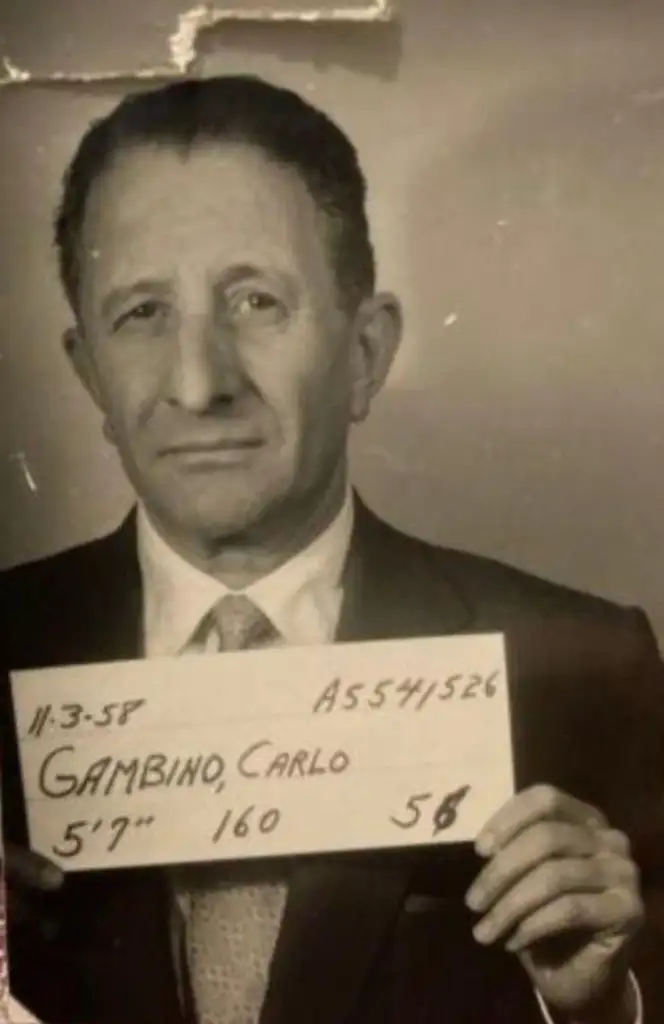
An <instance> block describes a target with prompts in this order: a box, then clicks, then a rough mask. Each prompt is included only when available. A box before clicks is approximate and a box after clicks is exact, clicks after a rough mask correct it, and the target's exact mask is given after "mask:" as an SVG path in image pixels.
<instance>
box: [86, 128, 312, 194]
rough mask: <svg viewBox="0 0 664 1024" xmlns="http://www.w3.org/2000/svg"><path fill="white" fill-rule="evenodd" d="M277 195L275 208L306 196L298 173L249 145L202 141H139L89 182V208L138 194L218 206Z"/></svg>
mask: <svg viewBox="0 0 664 1024" xmlns="http://www.w3.org/2000/svg"><path fill="white" fill-rule="evenodd" d="M275 189H276V190H278V192H279V203H277V202H276V201H274V202H273V203H271V205H272V206H274V207H275V208H276V207H278V206H279V205H280V204H281V203H283V200H284V196H285V195H287V194H288V193H292V194H293V195H294V196H296V197H297V200H298V201H301V200H302V193H307V194H308V189H307V186H306V184H305V182H304V180H303V179H302V177H301V176H300V174H299V173H298V172H297V171H296V170H295V169H294V168H292V167H286V166H284V165H283V164H280V163H278V162H276V161H275V160H273V159H271V158H270V156H269V155H268V154H267V153H266V152H265V151H264V150H262V149H261V148H259V147H258V146H256V145H254V144H252V143H248V142H231V141H216V140H205V139H203V140H200V141H196V142H194V143H192V144H191V145H188V146H186V147H185V146H182V145H177V144H176V143H169V142H149V141H139V142H135V143H132V144H131V145H128V146H123V147H122V148H121V149H119V150H118V151H117V152H116V153H115V154H114V155H113V156H112V157H111V158H110V159H109V161H108V162H107V164H106V166H105V167H104V169H103V170H102V171H101V172H100V173H99V175H98V176H97V178H96V180H95V181H94V182H93V183H92V186H91V188H90V194H89V198H88V207H89V208H90V209H93V208H95V207H96V208H108V207H109V206H110V205H111V203H113V202H114V203H115V204H119V205H120V206H127V205H129V204H130V202H131V200H132V198H133V197H134V196H137V195H139V194H140V197H141V200H142V201H146V200H147V201H149V200H150V198H151V197H152V199H153V200H154V201H158V200H159V199H160V198H161V197H162V196H164V195H171V196H172V194H173V193H175V194H176V195H177V198H178V200H179V201H180V203H182V204H184V203H185V202H186V201H189V204H200V205H209V206H210V207H213V206H215V205H216V206H219V205H221V204H222V203H231V202H234V203H237V202H243V201H244V202H251V201H252V200H253V201H255V202H260V201H261V199H264V198H265V197H266V196H270V195H272V196H274V193H275Z"/></svg>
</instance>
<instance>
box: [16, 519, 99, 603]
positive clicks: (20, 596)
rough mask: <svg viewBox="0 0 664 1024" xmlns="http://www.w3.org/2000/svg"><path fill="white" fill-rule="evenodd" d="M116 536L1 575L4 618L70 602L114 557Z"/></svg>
mask: <svg viewBox="0 0 664 1024" xmlns="http://www.w3.org/2000/svg"><path fill="white" fill-rule="evenodd" d="M114 536H115V535H114V534H110V535H108V536H105V537H101V538H97V539H95V540H92V541H88V542H87V543H84V544H77V545H76V546H74V547H70V548H66V549H65V550H63V551H58V552H56V553H55V554H52V555H48V556H47V557H45V558H40V559H36V560H34V561H31V562H24V563H22V564H20V565H15V566H12V567H11V568H9V569H4V570H2V572H0V606H1V607H2V610H3V613H4V614H9V613H11V612H13V611H15V610H18V609H19V608H20V609H25V608H26V607H28V606H30V605H42V604H45V603H53V602H54V601H60V600H63V601H67V599H68V598H67V595H69V596H71V594H72V593H73V592H76V591H77V590H78V589H79V588H80V587H81V586H82V585H83V583H84V582H85V581H87V580H89V579H90V578H93V577H94V576H95V575H96V574H97V573H98V572H100V571H102V570H103V567H104V566H105V565H107V564H108V561H109V558H110V557H112V550H111V549H112V546H113V538H114Z"/></svg>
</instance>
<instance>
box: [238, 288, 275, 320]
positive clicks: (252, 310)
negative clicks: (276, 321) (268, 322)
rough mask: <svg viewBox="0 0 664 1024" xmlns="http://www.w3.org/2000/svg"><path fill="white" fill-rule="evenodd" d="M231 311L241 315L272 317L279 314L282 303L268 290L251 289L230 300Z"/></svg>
mask: <svg viewBox="0 0 664 1024" xmlns="http://www.w3.org/2000/svg"><path fill="white" fill-rule="evenodd" d="M231 308H232V310H233V312H234V313H235V314H236V315H238V316H241V317H256V316H263V317H268V318H274V317H277V316H279V314H280V312H281V310H282V304H281V302H280V301H279V299H277V298H276V297H275V296H274V295H271V294H270V292H263V291H251V292H245V293H244V294H243V295H240V296H238V297H237V299H235V300H234V301H231Z"/></svg>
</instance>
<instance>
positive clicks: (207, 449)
mask: <svg viewBox="0 0 664 1024" xmlns="http://www.w3.org/2000/svg"><path fill="white" fill-rule="evenodd" d="M262 444H263V441H262V439H261V438H257V437H223V438H217V439H215V440H209V441H183V442H179V443H178V444H172V445H169V446H168V447H167V448H165V449H164V450H163V454H164V455H215V454H216V453H217V452H234V451H246V450H247V449H250V448H260V446H261V445H262Z"/></svg>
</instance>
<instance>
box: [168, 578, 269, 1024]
mask: <svg viewBox="0 0 664 1024" xmlns="http://www.w3.org/2000/svg"><path fill="white" fill-rule="evenodd" d="M202 625H203V632H204V634H206V635H207V636H209V635H210V633H212V634H214V635H216V637H217V638H218V645H217V649H218V650H220V651H239V650H246V649H248V648H257V647H269V646H271V645H274V644H275V643H276V642H278V640H279V634H278V632H277V631H276V629H275V628H274V626H273V625H272V623H271V622H270V620H269V619H268V618H267V616H266V615H264V614H263V612H262V611H261V610H260V609H259V608H257V607H256V605H255V604H254V603H253V602H252V601H251V600H249V598H247V597H245V596H244V595H241V594H228V595H227V596H226V597H223V598H222V599H221V600H220V601H219V603H218V604H217V605H216V606H215V607H214V608H213V609H212V611H211V612H210V614H209V615H208V616H206V618H205V620H204V621H203V624H202ZM259 868H260V865H259ZM255 870H256V869H255V867H253V866H252V865H244V866H243V865H238V866H236V868H235V871H234V872H233V873H234V874H235V878H234V879H233V880H231V879H229V872H228V870H224V867H223V865H215V864H211V865H206V866H205V867H203V868H198V869H194V871H193V872H192V875H193V878H192V884H191V885H190V886H189V887H188V889H189V892H188V895H189V898H190V899H189V902H190V915H189V924H188V929H187V952H188V959H189V969H190V972H191V979H192V987H193V990H194V996H195V1000H196V1006H197V1010H198V1019H199V1024H256V1022H257V1021H258V1018H259V1015H260V1011H261V1007H262V1003H263V999H264V997H265V991H266V988H267V981H268V974H269V967H270V960H271V957H272V953H273V952H274V946H275V944H276V941H277V936H278V933H279V927H280V924H281V918H282V914H283V909H284V904H285V899H286V889H285V886H283V885H276V884H274V883H266V882H262V881H260V879H256V878H255V877H254V878H252V877H251V874H252V871H253V872H254V875H255Z"/></svg>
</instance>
